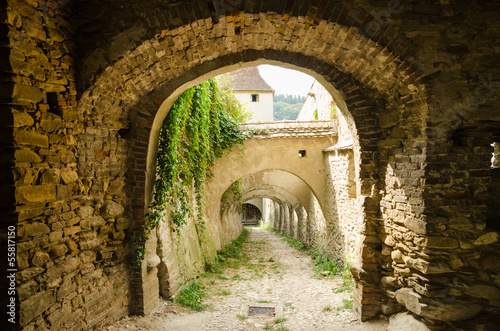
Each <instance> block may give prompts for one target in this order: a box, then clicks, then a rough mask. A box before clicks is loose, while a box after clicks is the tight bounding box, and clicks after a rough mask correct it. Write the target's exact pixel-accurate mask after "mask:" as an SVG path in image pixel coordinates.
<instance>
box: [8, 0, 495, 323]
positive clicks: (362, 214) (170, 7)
mask: <svg viewBox="0 0 500 331" xmlns="http://www.w3.org/2000/svg"><path fill="white" fill-rule="evenodd" d="M49 3H50V5H36V6H35V5H34V3H33V2H29V3H28V2H23V1H10V0H9V1H8V6H6V7H5V8H2V17H4V18H5V17H7V19H6V20H5V19H4V20H3V22H2V23H1V24H2V27H4V29H2V31H7V32H2V37H3V40H4V41H5V43H4V45H6V46H4V50H5V52H6V54H8V61H4V64H3V66H2V71H3V73H5V74H6V77H9V78H8V79H7V80H6V81H5V82H3V83H2V84H3V85H2V86H3V88H2V91H3V92H2V93H3V94H2V95H1V98H2V107H4V109H5V112H4V113H5V114H6V115H5V116H6V117H7V119H6V120H5V121H2V126H3V128H5V137H4V139H3V140H2V144H3V145H2V146H3V147H4V148H5V150H6V151H9V152H8V153H7V154H8V156H9V155H10V156H9V157H8V158H7V161H6V163H5V167H6V168H8V169H9V170H12V173H13V176H12V177H11V176H7V177H6V178H4V179H3V182H2V183H3V184H4V185H3V187H6V189H5V190H6V192H7V193H6V199H5V204H6V206H5V209H4V210H6V213H9V217H6V218H5V222H4V223H5V225H10V226H14V227H16V228H17V233H18V239H19V242H18V243H19V244H18V245H17V247H18V250H17V263H18V268H19V273H18V275H19V284H18V285H19V287H18V288H19V289H20V290H19V298H18V299H19V302H20V313H19V317H20V323H21V325H22V326H23V327H26V328H29V327H35V326H37V327H41V328H43V327H45V326H47V325H50V327H52V328H54V329H57V328H60V329H63V328H65V327H66V326H68V325H74V326H75V328H91V327H93V326H95V325H97V324H99V323H102V322H103V321H109V320H113V319H116V318H118V317H120V316H124V315H126V314H129V313H145V312H148V311H150V310H151V308H152V307H153V306H154V305H155V303H156V302H157V296H155V295H149V294H150V293H158V292H159V285H158V282H157V281H156V279H157V266H158V260H157V259H156V255H155V254H154V252H155V250H156V249H155V246H156V243H155V242H153V241H152V242H150V243H148V248H149V250H148V251H149V252H150V253H151V254H150V255H149V256H148V257H147V259H146V261H145V263H143V265H142V267H141V268H135V267H134V266H133V264H132V263H131V262H130V261H129V260H128V259H127V257H130V256H133V255H134V248H135V245H136V242H137V239H138V237H139V236H140V234H141V233H142V225H143V222H144V215H145V212H146V206H147V204H148V202H149V197H150V194H151V183H152V181H153V180H154V171H153V170H154V159H155V150H156V141H157V138H158V129H159V125H160V123H161V122H162V121H163V119H164V118H165V115H166V113H167V112H168V109H169V107H170V106H171V104H172V103H173V101H174V100H175V99H176V98H177V96H178V95H179V94H180V93H181V92H182V91H184V90H185V89H186V88H187V87H189V86H193V85H195V84H196V83H199V82H201V81H203V80H205V79H206V78H208V77H212V76H214V75H217V74H220V73H223V72H227V71H230V70H232V69H234V68H239V67H241V66H248V65H254V64H257V63H271V64H277V65H282V66H287V67H293V68H296V69H298V70H301V71H303V72H306V73H308V74H311V75H313V76H314V77H315V78H317V79H318V81H320V82H321V83H322V84H323V85H324V86H325V88H326V89H327V90H328V91H329V92H330V93H331V94H332V96H333V97H334V99H335V101H336V103H337V105H338V106H339V108H340V110H341V112H342V113H343V114H344V116H345V117H346V118H347V119H348V124H349V126H350V129H351V131H352V132H353V134H355V137H356V139H355V140H354V145H353V155H354V156H353V157H354V160H355V173H356V178H355V179H356V182H357V192H356V193H357V194H356V201H355V203H356V205H357V208H358V209H357V210H358V214H357V221H358V222H359V223H360V224H362V228H361V230H360V233H359V235H360V242H359V245H358V247H357V249H356V257H357V263H354V264H353V271H354V273H355V278H356V279H357V288H356V295H355V309H356V311H357V312H358V314H359V316H361V317H362V318H363V319H366V318H369V317H371V316H374V315H375V314H378V313H379V312H380V311H382V312H383V313H385V314H391V313H394V312H396V311H398V309H400V308H402V307H403V308H405V309H409V310H411V311H412V312H414V313H415V314H417V315H420V316H424V317H427V318H430V319H445V320H447V321H454V320H457V319H462V318H468V317H471V316H473V315H474V314H476V313H478V312H480V311H493V312H495V311H497V310H496V309H497V307H498V303H497V301H498V293H499V289H498V287H499V286H498V270H497V268H496V267H495V265H496V264H497V263H495V261H497V260H498V256H499V254H498V252H499V247H498V245H499V243H498V232H496V231H494V230H492V229H490V228H489V227H487V226H486V225H487V224H485V222H484V219H485V218H487V216H486V215H487V214H488V210H489V209H488V208H489V207H488V202H487V200H488V199H485V194H484V191H485V190H486V191H487V190H488V188H489V186H491V176H490V174H491V173H490V172H489V171H486V170H489V168H488V167H489V165H488V162H487V161H486V159H487V157H486V155H487V154H491V152H492V151H493V148H492V147H491V146H490V144H491V143H492V142H494V141H498V139H497V138H496V136H497V135H498V128H497V127H496V126H495V125H493V126H489V124H491V123H493V124H496V123H498V121H500V118H499V115H498V114H499V113H498V108H499V101H498V98H496V95H498V86H497V85H498V84H497V83H496V82H495V80H494V79H495V78H494V77H496V76H495V75H497V72H498V66H499V65H498V63H497V61H494V60H492V59H496V55H497V51H496V50H495V49H494V48H493V49H490V48H487V49H485V47H484V46H483V43H486V44H489V43H490V42H491V35H490V33H491V34H493V35H495V34H496V32H491V31H496V30H494V28H493V30H490V29H488V28H485V27H495V26H496V24H497V23H496V22H498V21H499V20H498V19H497V18H498V13H499V12H500V11H499V10H498V4H497V3H479V4H468V5H462V4H458V3H456V4H454V3H452V4H448V3H446V4H445V3H443V4H417V3H415V4H413V3H412V4H411V5H404V4H400V3H399V2H397V1H396V2H391V4H392V5H391V6H389V5H388V6H385V7H383V8H381V7H377V4H372V3H371V2H370V3H368V2H365V1H359V2H355V3H353V2H352V1H274V2H270V1H253V2H251V1H228V2H221V1H190V2H170V1H155V2H151V3H149V2H148V3H144V2H143V1H131V2H130V3H129V4H128V6H127V8H125V7H123V4H121V3H119V2H115V1H112V2H109V1H104V2H97V1H70V2H59V1H51V2H49ZM381 13H382V14H383V15H382V14H381ZM381 17H384V18H385V19H381ZM457 17H458V18H460V19H459V20H457ZM462 17H464V19H462ZM76 18H77V21H78V22H74V21H73V19H76ZM377 18H378V19H377ZM449 25H453V29H450V28H449ZM374 27H375V28H377V27H378V28H377V29H374ZM96 33H98V34H99V36H100V37H99V38H96ZM438 36H439V37H438ZM101 37H102V38H101ZM75 62H77V63H78V66H76V65H75ZM488 77H493V78H492V79H489V78H488ZM479 110H480V111H479ZM485 125H486V127H488V130H490V131H489V132H491V134H492V137H493V139H489V141H488V142H487V143H486V142H484V143H483V142H480V141H479V140H481V139H482V137H477V135H476V134H473V133H468V132H465V135H464V132H462V131H457V129H460V128H468V127H474V128H483V127H485ZM480 131H481V129H480ZM476 152H480V153H479V154H480V155H479V156H474V154H475V153H476ZM489 158H491V155H489ZM12 161H15V162H12ZM9 173H10V171H9ZM313 181H314V180H313V179H311V182H313ZM478 183H481V185H480V186H478V185H477V184H478ZM311 187H313V185H311ZM13 190H15V193H13V192H12V191H13ZM13 200H15V201H13ZM220 242H221V241H219V243H220ZM480 271H481V272H480ZM464 273H466V274H467V275H471V276H464V275H463V274H464ZM80 279H81V281H80ZM449 284H453V287H450V285H449ZM456 288H459V289H460V291H458V292H457V291H453V290H454V289H456ZM443 291H444V292H446V293H447V294H446V295H447V296H446V297H445V298H444V299H443V297H442V295H441V293H443ZM393 293H396V295H393ZM448 295H451V296H452V298H453V300H452V301H453V302H448V301H449V300H448V301H446V300H445V299H447V298H448ZM67 297H71V298H72V299H68V298H67ZM443 300H444V301H443ZM445 301H446V302H445ZM69 302H71V303H69ZM463 307H468V308H469V309H468V311H467V313H466V312H464V310H463V309H462V308H463ZM471 307H472V308H473V309H470V308H471ZM66 315H71V318H70V319H64V318H62V317H61V316H66Z"/></svg>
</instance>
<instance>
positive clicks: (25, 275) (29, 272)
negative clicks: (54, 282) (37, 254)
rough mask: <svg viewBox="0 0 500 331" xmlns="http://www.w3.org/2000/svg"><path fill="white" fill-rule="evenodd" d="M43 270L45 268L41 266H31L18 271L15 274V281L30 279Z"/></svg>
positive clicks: (22, 281)
mask: <svg viewBox="0 0 500 331" xmlns="http://www.w3.org/2000/svg"><path fill="white" fill-rule="evenodd" d="M44 271H45V268H41V267H33V268H29V269H25V270H23V271H20V272H18V273H17V274H16V281H18V282H21V283H24V282H25V281H27V280H28V279H31V278H33V277H35V276H36V275H39V274H41V273H42V272H44Z"/></svg>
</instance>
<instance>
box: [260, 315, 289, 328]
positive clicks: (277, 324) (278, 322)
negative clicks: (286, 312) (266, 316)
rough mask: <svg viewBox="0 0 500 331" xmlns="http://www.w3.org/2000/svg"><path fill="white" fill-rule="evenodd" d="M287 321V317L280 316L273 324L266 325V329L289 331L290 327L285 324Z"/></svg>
mask: <svg viewBox="0 0 500 331" xmlns="http://www.w3.org/2000/svg"><path fill="white" fill-rule="evenodd" d="M285 321H286V318H285V317H279V318H277V319H275V320H274V324H273V325H266V326H265V327H264V330H276V331H289V329H288V328H287V327H285V326H284V325H283V323H284V322H285Z"/></svg>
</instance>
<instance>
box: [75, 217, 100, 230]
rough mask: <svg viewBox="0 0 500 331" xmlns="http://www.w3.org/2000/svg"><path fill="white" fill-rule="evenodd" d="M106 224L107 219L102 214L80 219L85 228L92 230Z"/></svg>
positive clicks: (82, 226)
mask: <svg viewBox="0 0 500 331" xmlns="http://www.w3.org/2000/svg"><path fill="white" fill-rule="evenodd" d="M104 224H106V221H105V220H104V219H103V218H102V217H101V216H90V217H87V218H86V219H82V220H81V221H80V225H81V228H82V229H83V230H92V229H97V228H100V227H101V226H103V225H104Z"/></svg>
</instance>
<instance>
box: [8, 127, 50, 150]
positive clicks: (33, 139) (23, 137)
mask: <svg viewBox="0 0 500 331" xmlns="http://www.w3.org/2000/svg"><path fill="white" fill-rule="evenodd" d="M14 140H15V141H16V142H17V143H18V144H20V145H29V146H35V147H49V137H47V136H46V135H44V134H41V133H38V132H35V131H26V130H24V129H19V130H16V131H14Z"/></svg>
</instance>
